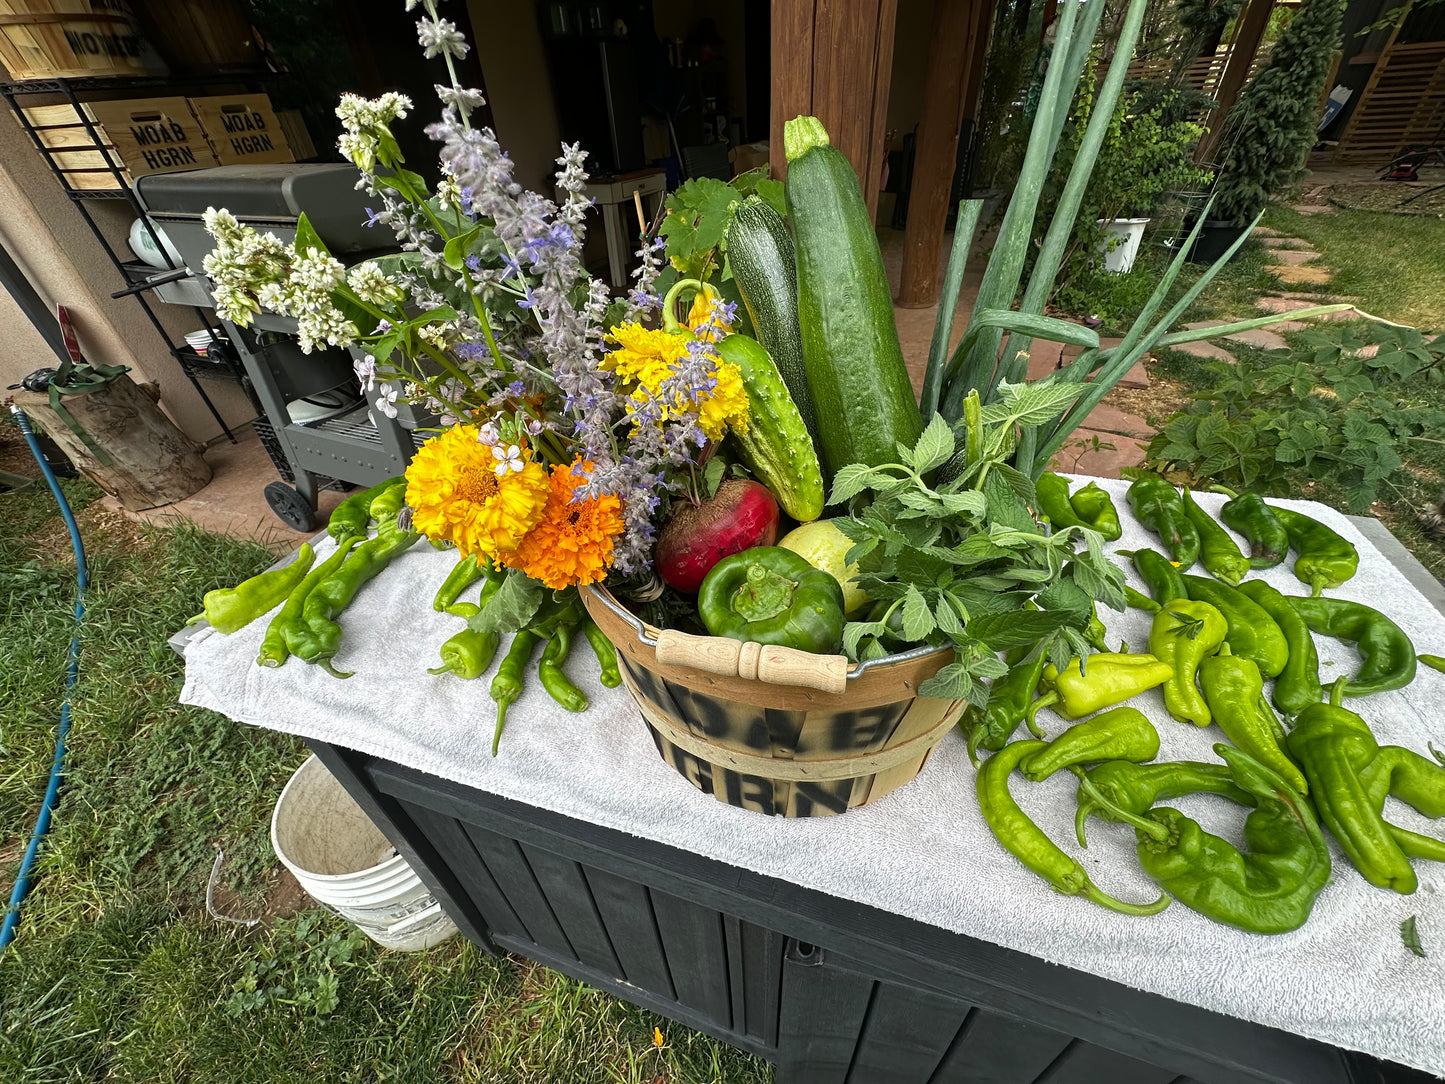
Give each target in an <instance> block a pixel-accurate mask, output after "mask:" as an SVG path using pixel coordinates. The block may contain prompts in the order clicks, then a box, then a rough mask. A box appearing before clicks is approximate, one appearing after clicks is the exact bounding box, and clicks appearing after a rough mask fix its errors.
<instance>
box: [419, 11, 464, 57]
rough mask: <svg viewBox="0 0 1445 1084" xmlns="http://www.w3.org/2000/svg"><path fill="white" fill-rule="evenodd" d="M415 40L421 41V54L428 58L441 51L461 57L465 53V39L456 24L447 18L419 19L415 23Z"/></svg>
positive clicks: (438, 54)
mask: <svg viewBox="0 0 1445 1084" xmlns="http://www.w3.org/2000/svg"><path fill="white" fill-rule="evenodd" d="M416 37H417V41H418V42H420V43H421V48H422V55H423V56H424V57H426V58H427V59H428V60H430V59H432V57H436V56H441V55H442V54H443V53H447V54H450V55H451V56H454V57H456V58H457V59H459V60H460V59H461V58H462V57H464V56H466V55H467V51H468V49H470V48H471V47H470V46H469V45H467V39H466V38H465V37H464V36H463V34H462V32H461V31H460V30H458V29H457V24H456V23H454V22H451V21H450V20H447V19H437V18H430V19H420V20H418V21H417V24H416Z"/></svg>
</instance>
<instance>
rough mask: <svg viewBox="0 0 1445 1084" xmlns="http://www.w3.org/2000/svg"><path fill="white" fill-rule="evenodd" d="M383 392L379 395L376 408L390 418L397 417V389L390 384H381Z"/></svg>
mask: <svg viewBox="0 0 1445 1084" xmlns="http://www.w3.org/2000/svg"><path fill="white" fill-rule="evenodd" d="M381 392H382V394H381V395H379V396H378V397H377V400H376V409H377V410H379V411H381V412H382V413H383V414H385V415H386V416H387V417H388V418H395V417H396V405H395V404H396V389H395V388H393V387H392V386H391V385H390V384H383V385H382V386H381Z"/></svg>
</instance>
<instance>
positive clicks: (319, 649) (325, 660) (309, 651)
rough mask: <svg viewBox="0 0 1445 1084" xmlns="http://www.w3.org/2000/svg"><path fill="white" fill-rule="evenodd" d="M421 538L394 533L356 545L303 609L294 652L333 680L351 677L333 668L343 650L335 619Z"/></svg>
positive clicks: (411, 534) (385, 533) (404, 533)
mask: <svg viewBox="0 0 1445 1084" xmlns="http://www.w3.org/2000/svg"><path fill="white" fill-rule="evenodd" d="M420 538H421V535H419V534H414V533H412V532H410V531H398V530H392V531H391V532H389V533H387V532H382V533H378V534H377V536H376V537H375V538H372V539H370V540H369V541H366V542H363V543H362V544H361V545H359V546H357V547H356V549H355V550H354V551H353V552H352V554H351V556H350V557H349V558H347V560H346V562H345V563H344V564H342V565H341V567H340V568H338V569H337V570H336V571H335V572H333V573H332V574H331V575H330V576H328V577H327V578H326V579H324V580H322V581H321V582H320V583H318V584H317V585H316V587H315V589H314V590H312V592H311V594H310V595H309V596H307V599H306V604H305V606H304V607H303V609H302V614H303V615H304V617H305V621H306V628H305V630H304V631H301V632H300V633H299V640H300V642H299V643H298V644H296V645H295V646H294V647H292V649H291V653H292V654H293V655H295V656H296V657H297V658H299V659H301V660H303V661H305V662H313V663H317V664H318V665H320V666H321V667H322V669H324V670H325V671H326V672H327V673H328V674H331V675H332V676H334V677H350V676H351V675H350V674H349V673H343V672H342V671H340V670H337V669H336V668H335V666H334V665H332V662H331V660H332V659H333V658H334V657H335V655H336V652H337V651H339V650H340V649H341V626H340V625H338V624H337V623H336V618H337V617H338V616H339V615H340V614H341V611H342V610H344V609H346V607H347V605H348V604H350V602H351V600H352V599H353V598H355V597H356V592H357V591H359V590H361V588H362V585H363V584H365V583H366V582H367V581H369V580H371V579H373V578H374V577H375V576H377V575H378V574H379V573H380V572H381V571H382V569H384V568H386V566H387V565H389V564H391V562H392V560H393V559H394V558H396V557H397V556H399V555H400V554H401V553H403V552H404V551H406V550H407V549H409V548H410V547H411V546H412V544H413V543H415V542H416V541H417V540H419V539H420Z"/></svg>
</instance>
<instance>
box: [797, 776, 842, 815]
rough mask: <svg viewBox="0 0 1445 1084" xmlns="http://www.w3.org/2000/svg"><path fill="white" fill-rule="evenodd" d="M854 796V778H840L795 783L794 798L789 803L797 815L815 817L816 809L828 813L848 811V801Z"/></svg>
mask: <svg viewBox="0 0 1445 1084" xmlns="http://www.w3.org/2000/svg"><path fill="white" fill-rule="evenodd" d="M852 797H853V780H851V779H840V780H838V781H837V782H836V783H808V782H804V781H801V780H800V781H798V782H795V783H794V784H793V798H792V801H791V802H790V803H789V805H790V806H791V808H792V812H793V816H795V817H815V816H817V815H818V814H817V813H816V812H815V810H818V809H822V810H823V811H824V812H826V813H834V814H837V813H846V812H848V802H849V800H850V799H851V798H852Z"/></svg>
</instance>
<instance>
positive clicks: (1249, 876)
mask: <svg viewBox="0 0 1445 1084" xmlns="http://www.w3.org/2000/svg"><path fill="white" fill-rule="evenodd" d="M1214 751H1215V752H1216V753H1218V754H1219V755H1220V756H1221V757H1223V758H1224V760H1225V761H1226V763H1228V765H1229V768H1230V772H1231V774H1232V775H1233V776H1234V781H1235V783H1236V785H1237V786H1239V787H1240V788H1241V789H1242V790H1245V791H1247V792H1248V793H1250V794H1251V795H1253V797H1254V803H1253V804H1254V806H1255V808H1254V809H1253V810H1252V811H1251V812H1250V814H1249V816H1247V817H1246V818H1245V820H1244V843H1245V846H1246V848H1247V851H1246V852H1245V853H1241V852H1240V851H1239V850H1238V849H1236V848H1235V847H1234V846H1233V845H1232V844H1230V843H1228V842H1227V841H1225V840H1223V839H1220V838H1219V837H1218V836H1215V835H1211V834H1210V833H1208V832H1206V831H1204V830H1203V829H1202V828H1200V827H1199V825H1198V824H1197V823H1196V822H1195V821H1193V820H1191V819H1190V818H1188V817H1186V816H1185V815H1184V814H1183V813H1180V812H1179V811H1178V810H1177V809H1170V808H1168V807H1167V806H1166V807H1164V808H1162V809H1154V810H1150V811H1149V813H1147V814H1145V819H1146V820H1149V821H1152V822H1154V823H1155V824H1156V825H1157V826H1158V827H1160V828H1162V829H1163V830H1164V836H1163V838H1162V839H1161V838H1160V836H1159V834H1158V833H1156V832H1154V831H1150V830H1146V829H1143V828H1136V832H1135V834H1136V837H1137V839H1138V846H1137V848H1136V850H1137V853H1138V855H1139V864H1140V866H1142V867H1143V869H1144V872H1145V873H1146V874H1148V875H1149V877H1150V878H1152V879H1153V880H1154V881H1156V882H1157V883H1158V884H1159V885H1160V887H1161V888H1163V889H1164V890H1165V891H1166V892H1168V893H1169V894H1170V895H1172V896H1173V897H1174V898H1175V899H1177V900H1178V901H1179V902H1180V903H1182V904H1184V906H1186V907H1188V908H1190V909H1191V910H1195V911H1198V912H1199V913H1200V914H1202V915H1204V916H1205V917H1206V918H1209V919H1212V920H1213V921H1215V922H1219V923H1223V924H1224V925H1227V926H1234V927H1237V928H1238V929H1241V930H1246V931H1248V932H1250V933H1261V934H1272V933H1286V932H1288V931H1290V930H1295V929H1298V928H1299V927H1300V926H1302V925H1304V923H1305V920H1306V919H1308V918H1309V915H1310V911H1311V910H1312V909H1313V908H1314V902H1315V898H1316V897H1317V896H1318V895H1319V894H1320V891H1321V890H1322V889H1323V888H1324V887H1325V885H1326V884H1328V883H1329V879H1330V851H1329V847H1328V845H1327V844H1326V843H1325V837H1324V833H1322V832H1321V831H1320V826H1319V822H1318V821H1317V820H1316V819H1315V816H1314V813H1313V812H1312V811H1311V810H1310V806H1309V803H1308V802H1307V801H1305V800H1304V799H1303V798H1301V797H1300V796H1299V795H1298V794H1296V793H1295V792H1294V791H1293V790H1291V789H1290V787H1289V785H1288V784H1287V783H1285V781H1284V780H1282V779H1281V778H1280V777H1279V776H1278V775H1276V774H1275V773H1274V772H1272V771H1270V770H1269V769H1268V768H1267V767H1265V766H1264V765H1262V764H1260V763H1259V761H1257V760H1255V759H1254V758H1253V757H1251V756H1249V754H1247V753H1245V752H1243V751H1241V750H1239V749H1231V748H1230V747H1229V746H1227V745H1216V746H1215V747H1214Z"/></svg>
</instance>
